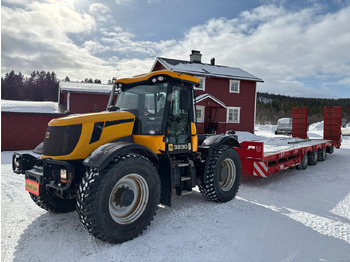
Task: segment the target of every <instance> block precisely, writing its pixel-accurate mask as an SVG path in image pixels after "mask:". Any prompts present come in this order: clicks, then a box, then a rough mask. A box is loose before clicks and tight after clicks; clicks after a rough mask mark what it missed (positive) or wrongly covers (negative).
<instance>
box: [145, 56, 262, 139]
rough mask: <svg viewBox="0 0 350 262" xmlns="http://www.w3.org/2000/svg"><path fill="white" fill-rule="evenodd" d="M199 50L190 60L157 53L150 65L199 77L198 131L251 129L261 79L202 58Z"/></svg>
mask: <svg viewBox="0 0 350 262" xmlns="http://www.w3.org/2000/svg"><path fill="white" fill-rule="evenodd" d="M201 57H202V55H201V53H200V51H195V50H192V54H191V55H190V60H189V61H184V60H175V59H169V58H163V57H158V58H157V59H156V61H155V63H154V65H153V67H152V69H151V71H157V70H164V69H167V70H171V71H174V72H178V73H185V74H189V75H193V76H196V77H198V78H200V79H201V84H200V86H199V87H197V88H195V95H196V98H195V103H196V114H197V122H198V125H197V128H198V133H214V132H217V133H225V132H226V131H228V130H235V131H249V132H251V133H254V124H255V115H256V83H257V82H263V80H262V79H260V78H258V77H256V76H254V75H252V74H250V73H248V72H246V71H244V70H242V69H240V68H234V67H227V66H218V65H215V59H214V58H213V59H212V60H211V63H210V64H204V63H202V62H201Z"/></svg>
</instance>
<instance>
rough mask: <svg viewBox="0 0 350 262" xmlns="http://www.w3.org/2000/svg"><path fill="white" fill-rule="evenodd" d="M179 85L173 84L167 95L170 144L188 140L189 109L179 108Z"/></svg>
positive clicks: (183, 142)
mask: <svg viewBox="0 0 350 262" xmlns="http://www.w3.org/2000/svg"><path fill="white" fill-rule="evenodd" d="M180 93H181V87H179V86H173V91H172V92H171V93H170V94H169V95H168V98H167V99H168V101H169V117H168V122H167V133H168V138H169V143H170V144H185V143H189V142H190V138H191V137H190V126H189V110H188V109H181V106H180Z"/></svg>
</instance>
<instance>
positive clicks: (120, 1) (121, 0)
mask: <svg viewBox="0 0 350 262" xmlns="http://www.w3.org/2000/svg"><path fill="white" fill-rule="evenodd" d="M131 1H133V0H115V3H116V4H117V5H122V4H126V3H129V2H131Z"/></svg>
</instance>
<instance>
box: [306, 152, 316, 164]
mask: <svg viewBox="0 0 350 262" xmlns="http://www.w3.org/2000/svg"><path fill="white" fill-rule="evenodd" d="M308 154H309V165H310V166H314V165H316V164H317V157H318V152H317V150H315V151H312V152H309V153H308Z"/></svg>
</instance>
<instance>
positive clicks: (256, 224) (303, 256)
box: [1, 124, 350, 262]
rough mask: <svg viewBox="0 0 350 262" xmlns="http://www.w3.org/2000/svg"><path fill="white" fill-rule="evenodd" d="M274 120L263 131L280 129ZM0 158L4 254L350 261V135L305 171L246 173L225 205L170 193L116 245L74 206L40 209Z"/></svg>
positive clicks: (9, 257)
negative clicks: (91, 228)
mask: <svg viewBox="0 0 350 262" xmlns="http://www.w3.org/2000/svg"><path fill="white" fill-rule="evenodd" d="M320 126H321V124H319V125H318V126H314V127H310V130H309V131H310V133H309V136H310V137H320V136H321V135H322V134H321V133H322V130H321V127H320ZM274 128H275V127H274V126H260V127H258V131H257V135H259V136H265V137H266V136H270V137H274V133H273V131H274ZM1 156H2V165H1V211H2V212H1V224H2V231H1V247H2V248H1V261H269V262H270V261H285V262H287V261H350V175H349V170H350V161H349V159H350V137H343V144H342V148H341V149H339V150H335V152H334V154H332V155H328V156H327V160H326V161H325V162H319V163H317V165H316V166H312V167H311V166H309V167H308V168H307V169H306V170H304V171H300V170H296V169H289V170H286V171H283V172H280V173H279V174H275V175H271V176H270V177H268V178H267V179H258V178H253V177H252V178H251V177H244V178H243V180H242V184H241V186H240V189H239V191H238V195H237V197H236V198H235V199H233V200H232V201H230V202H228V203H224V204H217V203H213V202H208V201H206V200H205V199H204V198H203V197H202V196H201V194H200V193H199V192H198V191H197V192H193V193H192V194H190V195H186V196H182V197H177V196H175V195H174V196H173V197H172V202H173V206H172V207H171V208H168V209H165V208H160V209H159V210H158V213H157V215H156V217H155V219H154V221H153V222H152V224H151V226H150V227H149V228H148V229H147V230H146V231H145V232H144V234H143V235H141V236H139V237H137V238H135V239H134V240H132V241H129V242H126V243H123V244H120V245H111V244H108V243H105V242H102V241H100V240H98V239H96V238H94V237H93V236H91V235H90V234H89V233H87V232H86V230H85V229H84V228H83V226H82V225H81V224H80V222H79V219H78V217H77V214H76V213H75V212H72V213H69V214H51V213H48V212H46V211H44V210H42V209H40V208H39V207H37V206H36V205H35V204H34V202H33V201H32V200H31V199H30V197H29V195H28V193H27V192H26V191H24V177H23V176H21V175H15V174H13V173H12V170H11V156H12V152H2V153H1Z"/></svg>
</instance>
